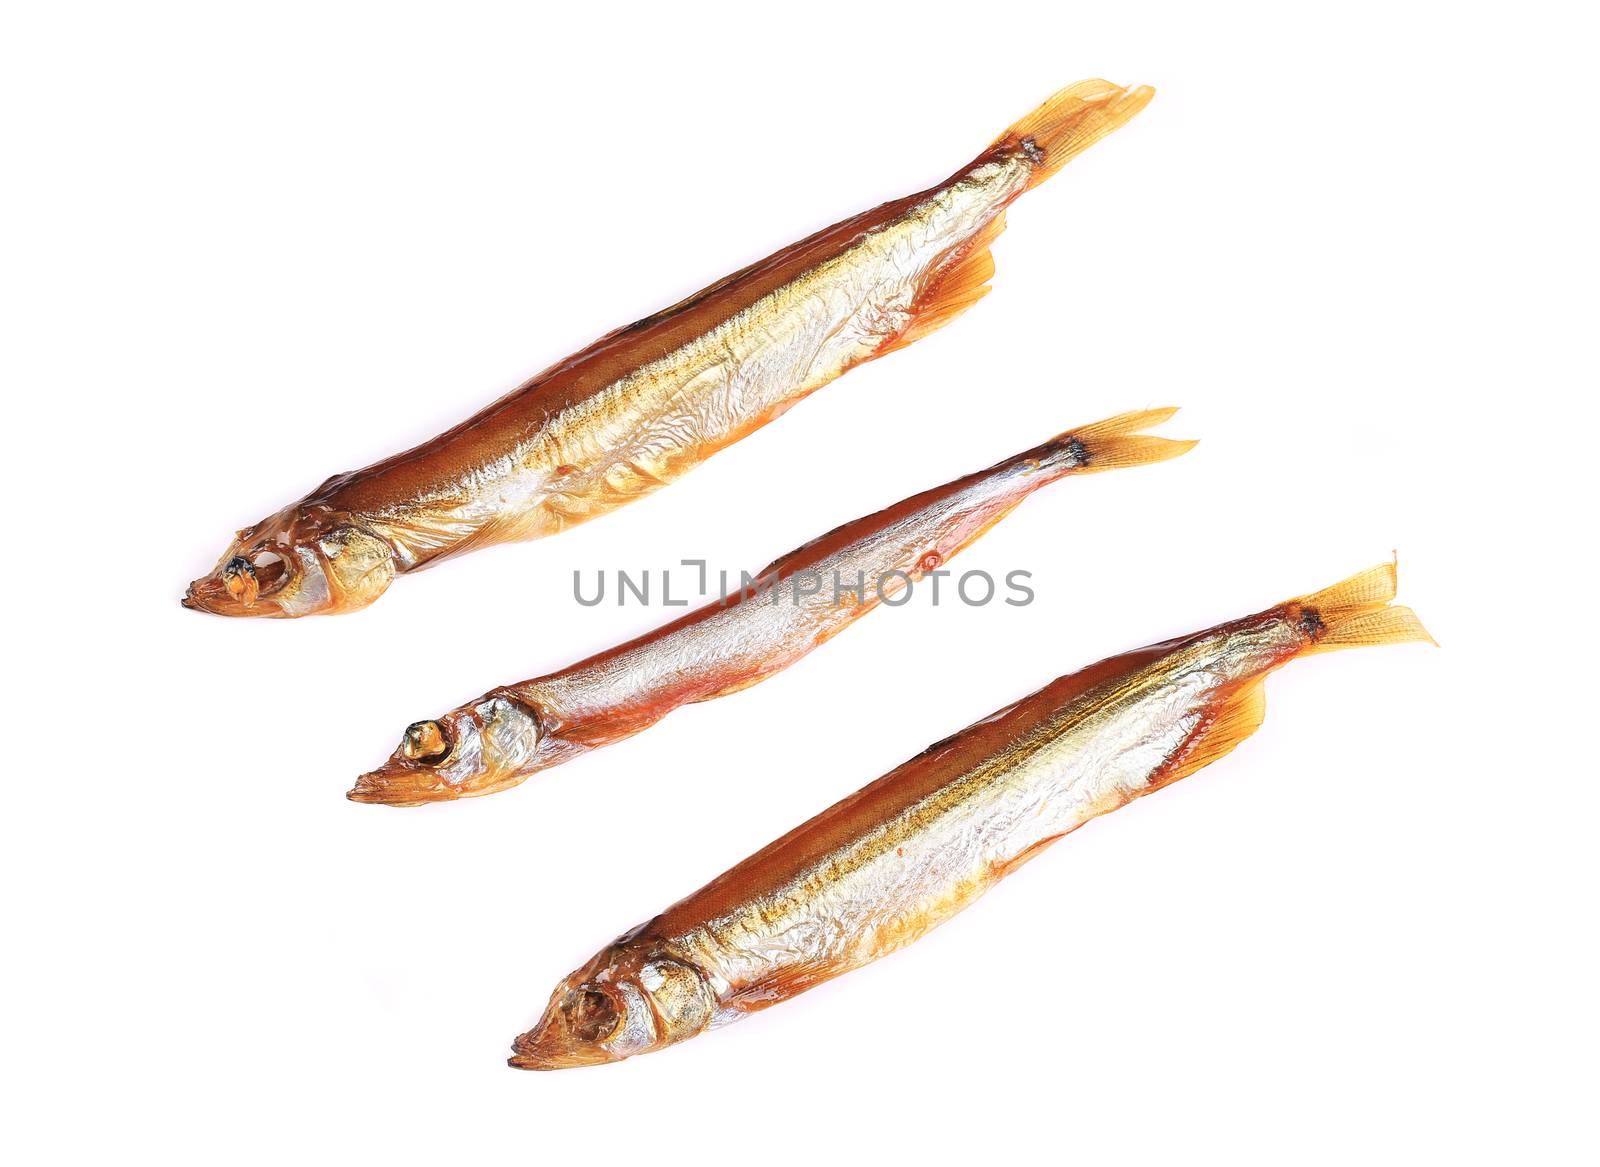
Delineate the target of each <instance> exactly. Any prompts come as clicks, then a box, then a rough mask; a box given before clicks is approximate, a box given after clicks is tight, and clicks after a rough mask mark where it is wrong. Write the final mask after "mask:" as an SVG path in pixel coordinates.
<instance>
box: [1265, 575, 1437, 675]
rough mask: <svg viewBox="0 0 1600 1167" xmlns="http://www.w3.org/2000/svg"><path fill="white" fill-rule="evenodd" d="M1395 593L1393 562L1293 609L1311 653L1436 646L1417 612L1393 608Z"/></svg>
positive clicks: (1298, 601)
mask: <svg viewBox="0 0 1600 1167" xmlns="http://www.w3.org/2000/svg"><path fill="white" fill-rule="evenodd" d="M1395 587H1396V578H1395V563H1394V561H1390V562H1389V563H1380V564H1379V565H1378V566H1377V567H1369V568H1368V569H1367V570H1366V571H1362V572H1357V573H1356V574H1355V575H1353V576H1351V577H1350V578H1349V579H1347V580H1342V581H1340V582H1339V583H1336V584H1334V585H1333V586H1332V587H1329V588H1323V589H1322V590H1321V591H1320V592H1312V593H1311V594H1310V595H1309V596H1300V597H1298V598H1296V599H1293V600H1290V601H1289V606H1290V608H1291V609H1294V610H1297V611H1298V614H1299V619H1300V624H1301V627H1303V628H1304V629H1305V630H1306V631H1307V632H1308V633H1309V634H1310V636H1311V638H1312V642H1313V644H1312V647H1311V648H1310V650H1309V651H1311V652H1328V651H1331V650H1333V649H1336V648H1361V647H1363V646H1366V645H1373V644H1404V643H1406V642H1407V641H1412V640H1420V641H1425V642H1427V643H1428V644H1432V645H1435V646H1437V645H1438V641H1436V640H1434V638H1433V637H1432V636H1430V635H1429V634H1428V630H1427V629H1426V628H1424V627H1423V626H1422V621H1421V620H1419V619H1418V618H1417V614H1416V613H1415V612H1413V611H1412V610H1411V609H1410V608H1407V607H1406V606H1404V605H1403V604H1391V603H1390V602H1389V601H1390V600H1393V599H1394V596H1395Z"/></svg>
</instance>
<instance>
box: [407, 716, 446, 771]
mask: <svg viewBox="0 0 1600 1167" xmlns="http://www.w3.org/2000/svg"><path fill="white" fill-rule="evenodd" d="M400 752H401V753H402V754H404V755H405V756H406V757H408V758H410V759H411V760H412V761H413V762H425V763H430V764H431V763H434V762H442V761H443V760H444V758H445V755H447V754H448V753H449V752H450V739H449V737H447V736H446V735H445V732H444V726H442V725H440V724H439V723H438V722H437V721H413V722H412V723H411V724H410V725H408V726H406V732H405V736H404V737H403V738H401V739H400Z"/></svg>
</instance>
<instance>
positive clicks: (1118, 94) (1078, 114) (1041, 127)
mask: <svg viewBox="0 0 1600 1167" xmlns="http://www.w3.org/2000/svg"><path fill="white" fill-rule="evenodd" d="M1154 96H1155V90H1154V89H1151V88H1150V87H1149V86H1148V85H1141V86H1139V87H1137V88H1135V89H1124V88H1123V87H1121V86H1119V85H1113V84H1111V82H1109V81H1098V80H1097V81H1080V82H1078V83H1077V84H1076V85H1069V86H1067V88H1065V89H1063V90H1061V92H1059V93H1057V94H1056V95H1055V96H1054V97H1052V98H1050V99H1049V100H1048V101H1046V102H1045V103H1044V104H1043V105H1041V106H1040V107H1039V108H1038V109H1036V110H1034V111H1033V112H1032V113H1030V114H1028V116H1027V117H1025V118H1023V119H1022V120H1021V121H1019V122H1017V123H1016V124H1015V125H1013V126H1011V127H1009V128H1008V129H1007V130H1006V132H1005V133H1003V134H1001V135H1000V137H998V138H996V139H995V141H994V142H993V143H992V144H991V145H990V146H989V149H988V150H987V151H985V152H984V154H983V155H982V156H980V158H979V159H978V160H979V161H983V160H985V159H987V158H989V157H991V156H993V155H994V154H995V153H996V152H997V151H1005V152H1006V153H1008V154H1014V153H1015V152H1017V151H1019V150H1020V151H1021V152H1022V153H1023V154H1024V155H1025V156H1026V157H1027V159H1028V162H1029V163H1030V165H1031V166H1032V173H1031V174H1030V175H1029V176H1028V187H1029V188H1031V187H1035V186H1038V185H1039V184H1040V183H1041V182H1043V181H1044V180H1045V179H1047V178H1049V177H1050V176H1051V175H1052V174H1054V173H1055V172H1056V171H1058V170H1060V169H1061V168H1062V167H1063V166H1065V165H1066V164H1067V163H1068V162H1070V161H1071V160H1072V159H1073V158H1074V157H1076V156H1077V155H1078V154H1080V153H1082V152H1083V151H1084V150H1086V149H1088V148H1089V147H1090V146H1092V145H1094V144H1095V143H1096V142H1098V141H1099V140H1100V139H1101V138H1103V137H1105V136H1106V135H1107V134H1109V133H1111V132H1112V131H1113V130H1115V129H1118V128H1119V127H1121V126H1122V125H1124V124H1125V123H1126V122H1127V121H1128V119H1130V118H1131V117H1133V115H1134V114H1136V113H1138V112H1139V111H1140V110H1141V109H1143V108H1144V107H1145V106H1146V105H1147V104H1149V101H1150V99H1151V98H1152V97H1154ZM1006 201H1007V202H1009V201H1010V200H1009V199H1007V200H1006ZM1005 229H1006V214H1005V211H1004V209H1002V210H1000V211H998V212H996V213H995V214H994V215H993V217H991V218H990V219H989V221H988V222H987V223H985V224H984V225H983V226H982V228H980V229H979V230H978V231H977V232H975V233H974V234H973V236H972V238H970V239H968V240H967V241H966V242H965V243H963V244H962V245H961V246H960V247H958V248H956V249H955V250H954V251H953V252H952V253H951V254H950V255H949V256H948V257H946V258H945V259H944V261H943V262H942V263H941V264H940V266H939V267H938V269H937V270H935V271H934V272H933V273H932V274H931V275H930V276H929V277H928V278H927V280H926V281H925V282H924V283H923V284H922V286H921V287H920V288H919V289H918V290H917V294H916V298H915V299H914V301H913V302H912V305H911V311H910V313H909V316H910V320H909V322H908V323H907V324H906V326H905V327H904V328H903V329H902V330H901V331H900V332H899V333H897V334H895V335H894V336H891V337H889V338H888V339H887V340H885V341H884V343H883V345H882V346H881V347H880V348H879V349H878V350H877V352H875V353H874V354H873V355H874V356H883V355H885V354H886V353H892V352H894V351H896V350H897V349H902V348H905V347H906V346H907V345H908V344H914V343H916V342H917V341H919V340H921V339H922V338H923V337H925V336H927V335H928V334H929V333H930V332H936V331H938V330H939V329H941V328H943V327H944V326H945V325H946V324H949V323H950V322H951V321H952V320H954V319H955V318H956V317H957V316H960V315H961V314H962V313H963V312H965V311H966V310H967V309H968V308H971V307H972V306H973V305H974V304H976V303H977V302H978V301H979V300H981V299H983V298H984V297H985V296H986V295H988V294H989V280H990V279H991V278H992V277H993V276H994V256H992V255H991V254H990V253H989V248H990V247H991V246H993V244H994V241H995V240H996V239H997V238H999V236H1000V233H1001V232H1002V231H1004V230H1005Z"/></svg>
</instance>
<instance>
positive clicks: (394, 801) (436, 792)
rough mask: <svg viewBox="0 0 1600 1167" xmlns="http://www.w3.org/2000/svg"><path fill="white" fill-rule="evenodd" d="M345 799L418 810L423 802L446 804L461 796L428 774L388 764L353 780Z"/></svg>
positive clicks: (414, 767)
mask: <svg viewBox="0 0 1600 1167" xmlns="http://www.w3.org/2000/svg"><path fill="white" fill-rule="evenodd" d="M345 797H346V798H348V799H349V800H350V801H351V802H371V803H381V804H383V805H385V806H419V805H421V804H422V803H424V802H446V801H448V800H450V799H453V798H460V797H461V792H460V791H459V790H457V789H456V788H455V787H453V786H451V785H450V784H449V783H448V782H445V781H444V780H443V779H442V778H441V777H440V776H439V775H438V774H436V773H433V772H432V771H429V770H426V769H423V768H422V767H419V766H415V765H411V764H402V763H396V762H389V763H386V764H385V765H382V766H380V767H378V769H376V770H371V771H369V772H367V773H365V774H363V775H361V777H359V778H357V779H356V781H355V785H354V786H352V787H351V788H350V789H349V791H348V792H346V794H345Z"/></svg>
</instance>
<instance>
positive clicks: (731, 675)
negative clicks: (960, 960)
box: [349, 409, 1194, 806]
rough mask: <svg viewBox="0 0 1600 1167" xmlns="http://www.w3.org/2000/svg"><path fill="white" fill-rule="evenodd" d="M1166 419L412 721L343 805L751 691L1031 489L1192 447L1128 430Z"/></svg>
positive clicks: (1066, 451) (891, 514)
mask: <svg viewBox="0 0 1600 1167" xmlns="http://www.w3.org/2000/svg"><path fill="white" fill-rule="evenodd" d="M1174 412H1175V411H1174V410H1172V409H1159V410H1150V411H1147V412H1142V413H1126V414H1122V415H1120V416H1118V417H1113V418H1110V419H1108V420H1106V421H1102V422H1096V423H1095V424H1093V425H1088V426H1083V427H1081V428H1079V429H1075V430H1070V431H1068V432H1067V433H1064V434H1059V435H1057V436H1056V437H1054V438H1051V439H1050V440H1049V441H1047V442H1045V443H1043V444H1042V445H1039V446H1035V447H1034V448H1032V449H1030V450H1026V451H1024V452H1023V453H1021V454H1018V455H1016V456H1015V457H1012V458H1007V459H1006V460H1005V461H1003V462H999V463H997V464H996V465H994V466H991V467H989V468H988V469H987V470H980V471H978V472H977V473H975V474H969V475H966V476H964V477H962V478H958V479H956V480H955V481H953V482H948V483H946V484H944V485H943V486H936V487H934V488H933V489H931V490H926V491H923V492H922V493H921V494H917V495H913V496H912V497H910V498H908V499H904V500H903V501H901V502H898V503H896V504H894V505H893V506H891V507H888V508H886V509H884V510H881V511H878V512H877V513H875V514H871V515H867V516H866V517H864V518H860V519H856V520H855V521H854V522H850V523H846V524H844V525H843V526H841V527H838V528H836V529H835V530H833V531H830V532H829V533H828V534H826V535H823V536H822V537H820V538H818V539H814V540H812V541H811V542H810V543H807V544H805V545H804V546H802V547H800V548H798V549H796V550H795V551H792V552H790V553H789V554H788V555H785V556H783V557H781V558H780V559H778V560H777V561H776V562H774V563H772V564H770V565H768V566H767V567H766V568H765V569H763V571H762V572H761V573H760V574H759V575H757V576H756V577H755V578H754V579H753V580H751V581H749V582H748V583H746V584H745V585H744V586H743V587H741V588H740V589H739V591H737V592H735V593H733V594H731V595H729V596H727V597H724V598H721V599H717V600H713V601H711V602H710V603H708V604H706V605H705V606H704V607H702V608H699V609H697V610H696V611H693V612H690V613H687V614H686V615H684V616H682V617H681V618H679V619H677V620H673V621H671V622H670V623H668V624H665V625H663V626H662V627H660V628H657V629H655V630H654V631H652V632H649V633H646V634H645V635H644V636H641V637H639V638H637V639H635V640H632V641H630V642H628V643H626V644H623V645H621V646H619V647H617V648H613V649H610V650H609V651H606V652H602V653H600V654H598V655H596V656H593V657H590V658H588V659H587V660H583V661H580V662H579V663H577V664H575V665H572V666H570V667H568V668H565V669H562V670H560V671H558V672H554V673H549V674H546V675H545V676H542V677H538V678H535V679H534V680H531V681H522V682H520V683H518V684H514V685H506V686H502V687H500V688H497V689H493V690H491V691H490V692H488V693H486V694H484V695H483V696H482V697H480V698H478V699H477V700H475V701H471V702H468V703H467V704H466V705H462V706H460V707H458V708H456V709H454V710H452V711H451V712H449V713H447V714H445V715H444V716H443V717H441V718H439V719H438V720H436V721H420V722H416V723H414V724H412V725H411V726H410V727H409V728H408V729H407V730H406V732H405V735H404V737H403V739H402V741H401V743H400V746H399V748H398V749H396V750H395V752H394V755H393V756H392V757H391V758H390V759H389V760H388V761H387V762H386V763H385V764H384V765H383V766H381V767H380V768H379V769H377V770H374V771H372V772H371V773H369V774H364V775H362V776H361V778H359V779H358V780H357V781H356V785H355V787H354V789H352V790H351V791H350V793H349V797H350V798H351V799H352V800H354V801H356V802H382V803H388V804H389V805H391V806H413V805H417V804H419V803H423V802H439V801H444V800H447V799H454V798H464V797H469V796H473V795H480V794H490V793H493V792H494V791H496V790H504V789H506V788H508V787H510V786H515V785H517V784H518V783H520V782H522V781H523V780H524V779H526V778H527V777H529V776H530V775H532V774H535V773H537V772H538V771H540V770H543V769H546V768H548V767H550V766H554V765H556V764H558V763H560V762H564V761H566V760H568V759H569V758H572V757H575V756H577V755H579V754H582V753H586V752H588V751H589V750H593V749H596V748H598V747H600V746H604V745H609V744H610V743H612V742H615V741H618V740H620V739H622V738H625V737H630V736H632V735H633V734H636V733H638V732H640V731H641V730H643V729H646V728H648V727H649V726H651V725H654V724H655V723H656V722H657V721H659V720H660V719H661V718H663V717H665V716H666V715H667V714H668V713H670V712H671V711H672V710H674V709H677V708H678V707H680V706H682V705H686V704H689V703H690V702H694V701H709V700H711V699H712V698H715V697H721V696H724V695H726V694H728V693H735V692H738V691H739V690H740V689H744V688H747V687H748V686H750V685H754V684H755V683H756V682H758V681H761V680H764V679H766V678H767V677H769V676H771V675H772V674H774V673H776V672H779V671H781V670H783V669H785V668H787V667H788V666H789V665H791V664H793V663H794V662H795V661H797V660H799V659H800V658H801V657H803V656H805V655H806V654H807V653H808V652H810V651H811V650H812V649H813V648H816V647H817V646H818V645H820V644H822V643H823V642H825V641H827V640H829V639H830V638H832V637H833V636H834V635H836V634H837V633H839V632H840V631H842V630H843V629H844V628H846V627H847V626H848V625H849V624H851V623H852V622H853V621H855V620H856V619H858V618H859V617H861V616H863V615H865V614H866V613H867V612H869V611H871V610H872V609H873V608H875V607H877V605H878V604H879V603H881V602H882V601H883V600H884V599H885V598H888V599H890V600H891V601H892V600H893V598H894V597H896V596H898V595H899V594H900V593H901V592H903V591H904V590H905V589H906V588H908V587H910V586H912V584H913V582H914V581H916V580H918V579H920V578H922V577H924V576H925V575H926V574H927V573H928V572H932V571H937V570H938V569H939V568H940V567H941V566H942V565H943V564H944V563H946V562H948V561H949V560H950V559H951V558H952V557H953V556H955V555H956V554H957V553H958V552H960V551H961V550H962V549H963V548H965V547H966V546H968V545H969V544H970V543H972V542H973V541H974V540H976V539H977V538H978V537H979V536H980V535H982V534H983V533H984V532H985V531H987V530H988V529H989V528H990V527H991V526H993V525H994V524H995V523H997V522H999V521H1000V520H1001V519H1002V518H1004V517H1005V516H1006V515H1007V514H1009V513H1010V512H1011V510H1012V509H1013V508H1014V507H1016V506H1017V504H1018V503H1020V502H1021V501H1022V500H1023V499H1024V498H1026V497H1027V496H1028V495H1029V494H1031V493H1032V492H1033V491H1035V490H1037V489H1038V488H1039V487H1041V486H1045V485H1048V484H1049V483H1052V482H1056V481H1059V480H1060V479H1062V478H1065V477H1066V476H1068V475H1070V474H1082V473H1092V472H1095V471H1100V470H1111V469H1115V468H1117V467H1121V466H1134V465H1140V464H1143V463H1147V462H1160V461H1164V460H1166V459H1168V458H1171V457H1174V456H1176V455H1178V454H1181V453H1183V452H1184V451H1186V450H1188V449H1189V448H1190V447H1191V446H1193V445H1194V443H1193V442H1184V441H1172V440H1170V439H1167V438H1158V437H1152V436H1150V435H1147V434H1140V433H1135V432H1134V431H1135V430H1138V429H1140V428H1142V427H1145V426H1151V425H1156V424H1158V423H1160V422H1163V421H1166V420H1167V419H1168V418H1169V417H1171V416H1172V414H1173V413H1174Z"/></svg>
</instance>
